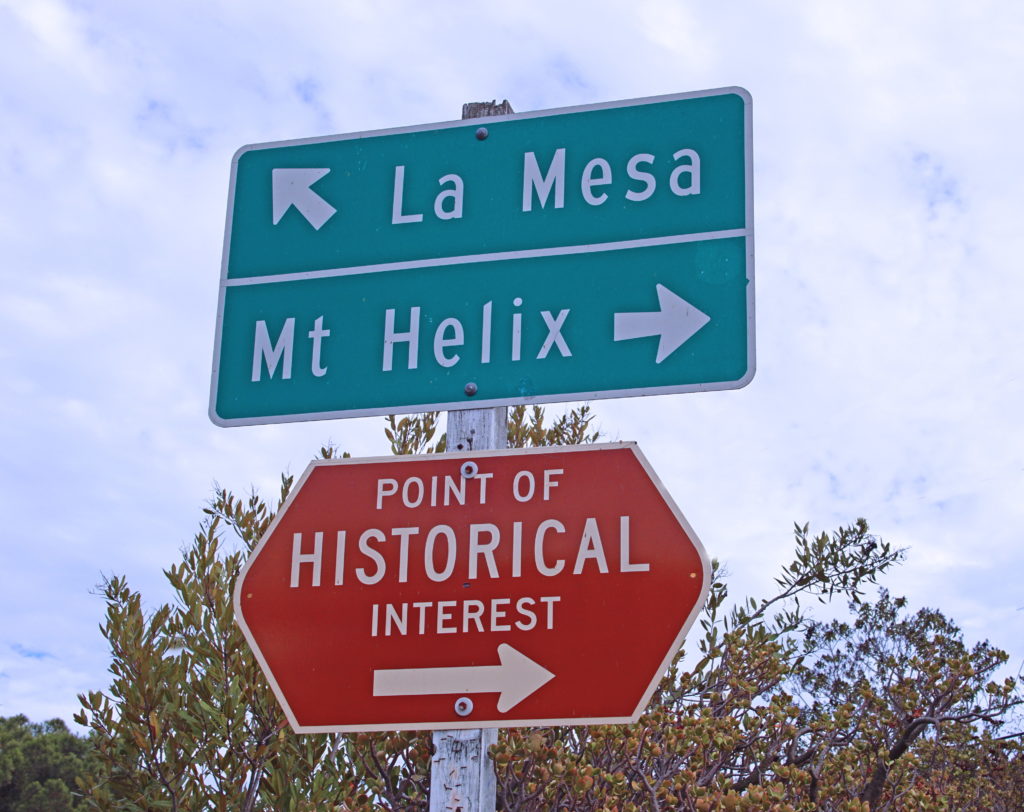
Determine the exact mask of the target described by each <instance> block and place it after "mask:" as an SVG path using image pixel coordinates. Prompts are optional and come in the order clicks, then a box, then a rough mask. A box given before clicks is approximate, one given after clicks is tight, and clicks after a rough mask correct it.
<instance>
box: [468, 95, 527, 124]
mask: <svg viewBox="0 0 1024 812" xmlns="http://www.w3.org/2000/svg"><path fill="white" fill-rule="evenodd" d="M514 112H515V111H514V110H513V109H512V105H511V104H509V102H508V99H503V100H502V101H501V102H498V101H496V100H494V99H492V100H491V101H489V102H486V101H485V102H466V103H465V104H464V105H462V117H463V118H464V119H465V118H486V117H487V116H508V115H511V114H512V113H514Z"/></svg>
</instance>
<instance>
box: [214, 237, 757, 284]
mask: <svg viewBox="0 0 1024 812" xmlns="http://www.w3.org/2000/svg"><path fill="white" fill-rule="evenodd" d="M751 234H753V229H749V228H730V229H724V230H722V231H704V232H701V233H698V234H673V235H669V236H667V237H648V238H646V239H642V240H621V241H619V242H600V243H590V244H587V245H561V246H554V247H551V248H531V249H526V250H522V251H498V252H496V253H492V254H463V255H461V256H455V257H431V258H428V259H414V260H408V261H406V262H382V263H379V264H377V265H354V266H351V267H348V268H327V269H325V270H322V271H302V272H299V273H281V274H267V275H266V276H244V277H238V278H236V279H225V280H224V283H223V284H224V285H225V286H226V287H241V286H246V285H270V284H274V283H275V282H297V281H301V280H305V279H328V278H330V277H334V276H353V275H355V274H364V273H382V272H384V271H404V270H409V269H412V268H434V267H440V266H445V265H468V264H470V263H473V262H500V261H503V260H509V259H530V258H532V257H555V256H567V255H570V254H592V253H597V252H599V251H623V250H626V249H630V248H646V247H651V246H656V245H677V244H679V243H687V242H701V241H703V240H725V239H730V238H732V237H749V236H750V235H751Z"/></svg>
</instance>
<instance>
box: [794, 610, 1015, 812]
mask: <svg viewBox="0 0 1024 812" xmlns="http://www.w3.org/2000/svg"><path fill="white" fill-rule="evenodd" d="M850 609H851V614H852V615H853V620H852V622H848V621H844V620H834V621H832V622H830V623H810V624H808V627H807V633H806V637H805V642H804V646H805V650H806V651H807V652H808V654H809V655H810V656H811V657H812V658H813V662H812V664H811V665H809V666H808V667H806V668H803V669H801V670H800V673H799V674H798V677H797V679H798V681H799V683H800V685H801V687H802V688H803V689H804V690H805V691H806V692H807V694H808V695H809V697H810V701H809V703H808V705H807V707H806V711H805V713H804V714H803V718H804V719H805V720H806V725H807V728H806V729H807V731H808V736H809V738H810V739H811V744H810V745H809V747H808V750H809V751H810V752H816V751H818V750H820V749H822V748H823V747H826V746H828V745H829V744H833V745H834V744H835V743H836V742H851V743H856V744H857V745H858V746H857V747H855V748H849V749H848V755H849V757H848V758H845V759H841V760H831V761H823V762H822V764H821V767H820V768H814V767H812V768H811V775H812V780H813V782H814V786H815V788H816V789H817V788H819V787H820V788H821V797H822V798H823V799H825V798H836V797H837V796H846V797H856V798H859V799H860V800H863V801H866V802H867V803H868V804H869V805H870V807H871V808H872V809H885V808H898V807H899V806H901V805H903V804H907V803H909V802H911V801H912V802H913V803H914V804H922V803H924V801H925V800H932V801H937V800H939V799H941V798H944V797H946V794H947V791H948V789H947V788H946V787H944V786H941V784H944V783H945V782H939V783H940V786H935V783H934V781H931V780H930V779H931V777H932V776H934V775H936V774H943V773H945V774H950V772H951V771H953V772H955V771H956V770H957V767H956V765H957V762H958V760H959V754H960V753H963V752H969V753H971V754H972V757H973V758H974V759H976V762H977V763H976V765H975V769H976V768H977V766H980V765H981V764H982V763H984V762H985V761H986V758H985V757H986V756H990V755H993V754H994V753H997V752H1001V748H998V747H994V745H995V743H996V741H997V740H998V735H997V734H998V733H999V732H1000V729H1001V728H1002V727H1003V726H1004V724H1005V722H1006V719H1007V714H1008V713H1009V712H1010V711H1012V710H1013V709H1015V708H1016V707H1018V706H1019V705H1020V704H1021V702H1022V697H1021V694H1020V692H1019V691H1018V690H1017V686H1016V683H1015V681H1014V680H1012V679H1004V680H1002V681H1000V682H996V681H994V680H993V679H992V677H993V674H994V673H995V671H996V670H997V669H998V668H999V667H1001V666H1002V665H1003V664H1004V663H1005V662H1006V659H1007V656H1006V653H1005V652H1003V651H1000V650H998V649H996V648H993V647H992V646H991V645H990V644H989V643H988V642H987V641H986V642H983V643H978V644H977V645H975V646H974V647H973V648H970V649H968V648H967V647H966V646H965V645H964V643H963V640H962V634H961V632H960V630H959V629H958V628H957V626H956V625H955V624H954V623H953V622H952V621H950V620H949V619H948V618H946V617H945V616H944V615H943V614H942V613H941V612H939V611H937V610H934V609H921V610H919V611H917V612H916V613H914V614H913V615H909V616H908V615H907V614H906V600H905V599H904V598H894V597H892V596H890V595H889V593H888V592H887V591H885V590H883V591H882V592H881V594H880V596H879V598H878V600H877V601H875V602H874V603H860V604H855V605H851V607H850ZM839 708H842V709H845V710H844V712H843V713H842V715H841V717H840V716H839V715H837V712H836V711H837V709H839ZM819 731H822V732H819ZM1003 741H1007V740H1003ZM839 766H842V767H843V768H844V769H842V770H840V769H837V767H839ZM850 766H852V767H853V769H852V770H851V769H847V768H848V767H850ZM972 772H973V771H972ZM960 774H961V780H960V781H957V782H956V785H957V786H961V785H962V783H963V780H964V779H966V778H968V777H970V773H969V772H965V771H963V770H962V769H961V770H960ZM975 774H976V773H975ZM816 795H817V793H816ZM965 803H966V799H965ZM960 808H964V807H960ZM980 808H993V807H991V806H985V807H980Z"/></svg>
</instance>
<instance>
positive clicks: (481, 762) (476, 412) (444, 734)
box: [430, 101, 512, 812]
mask: <svg viewBox="0 0 1024 812" xmlns="http://www.w3.org/2000/svg"><path fill="white" fill-rule="evenodd" d="M511 112H512V105H510V104H509V103H508V101H503V102H501V103H500V104H499V103H496V102H494V101H491V102H470V103H469V104H464V105H463V106H462V117H463V118H464V119H466V118H483V117H485V116H503V115H507V114H509V113H511ZM475 388H476V382H475V381H466V392H467V394H472V392H473V391H475ZM447 432H448V448H449V450H451V451H484V450H487V449H494V448H505V447H506V446H507V445H508V407H506V406H497V407H494V408H490V409H463V410H459V411H452V412H448V427H447ZM466 701H467V700H466V699H465V698H464V697H460V698H459V699H458V700H456V705H457V707H459V708H464V707H466V705H465V704H460V703H465V702H466ZM469 707H472V704H470V706H469ZM456 712H458V711H456ZM497 741H498V730H497V728H482V729H481V728H474V729H469V730H439V731H436V732H435V733H434V757H433V759H432V761H431V763H430V812H494V809H495V802H496V801H495V799H496V795H497V784H496V779H495V775H494V765H493V763H492V762H491V759H490V757H489V755H488V750H489V748H490V746H491V745H492V744H495V743H497Z"/></svg>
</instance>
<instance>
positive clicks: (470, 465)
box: [459, 460, 480, 479]
mask: <svg viewBox="0 0 1024 812" xmlns="http://www.w3.org/2000/svg"><path fill="white" fill-rule="evenodd" d="M479 470H480V469H479V467H477V464H476V463H475V462H473V461H472V460H466V461H465V462H464V463H462V465H461V466H460V468H459V473H461V474H462V477H463V479H472V478H473V477H475V476H476V472H477V471H479Z"/></svg>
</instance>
